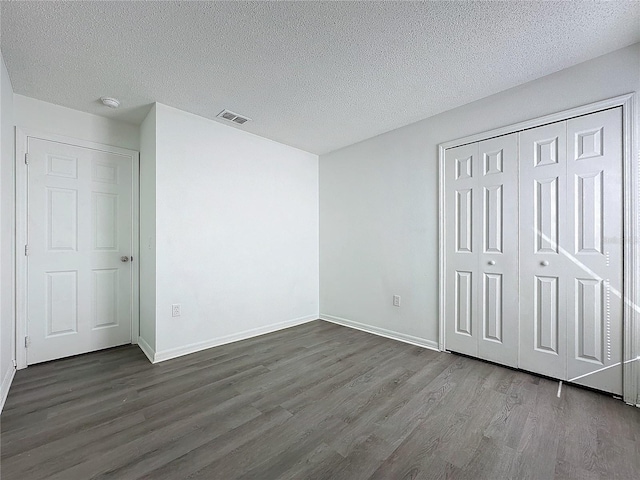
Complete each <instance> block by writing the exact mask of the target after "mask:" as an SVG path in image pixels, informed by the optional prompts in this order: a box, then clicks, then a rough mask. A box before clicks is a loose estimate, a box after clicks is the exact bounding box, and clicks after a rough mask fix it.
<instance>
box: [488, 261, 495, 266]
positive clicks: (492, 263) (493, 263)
mask: <svg viewBox="0 0 640 480" xmlns="http://www.w3.org/2000/svg"><path fill="white" fill-rule="evenodd" d="M487 263H488V264H489V265H495V264H496V261H495V260H489V261H488V262H487Z"/></svg>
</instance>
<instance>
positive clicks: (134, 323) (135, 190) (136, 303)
mask: <svg viewBox="0 0 640 480" xmlns="http://www.w3.org/2000/svg"><path fill="white" fill-rule="evenodd" d="M131 256H132V257H133V261H132V262H131V343H132V344H134V345H135V344H137V343H138V338H139V337H140V154H139V153H138V152H133V156H132V157H131Z"/></svg>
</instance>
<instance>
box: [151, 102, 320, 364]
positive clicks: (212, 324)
mask: <svg viewBox="0 0 640 480" xmlns="http://www.w3.org/2000/svg"><path fill="white" fill-rule="evenodd" d="M155 166H156V201H157V205H156V242H155V245H156V254H157V256H156V268H157V292H156V295H157V297H156V298H157V311H156V318H157V324H156V359H157V360H162V359H165V358H169V357H171V356H176V355H179V354H183V353H188V352H190V351H195V350H198V349H202V348H206V347H208V346H212V345H216V344H220V343H224V342H228V341H232V340H237V339H239V338H245V337H248V336H252V335H255V334H259V333H263V332H266V331H270V330H274V329H277V328H282V327H284V326H287V325H293V324H296V323H300V322H304V321H308V320H313V319H316V318H318V157H317V155H313V154H310V153H306V152H303V151H301V150H297V149H295V148H292V147H289V146H286V145H283V144H280V143H277V142H274V141H271V140H267V139H265V138H262V137H258V136H256V135H252V134H249V133H246V132H243V131H241V130H239V129H236V128H233V127H230V126H226V125H222V124H220V123H218V122H214V121H211V120H207V119H204V118H202V117H198V116H196V115H192V114H189V113H185V112H182V111H180V110H176V109H174V108H170V107H167V106H164V105H160V104H156V165H155ZM174 303H179V304H181V306H182V316H181V317H177V318H173V317H172V316H171V305H172V304H174Z"/></svg>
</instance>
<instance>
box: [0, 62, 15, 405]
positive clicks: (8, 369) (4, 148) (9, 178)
mask: <svg viewBox="0 0 640 480" xmlns="http://www.w3.org/2000/svg"><path fill="white" fill-rule="evenodd" d="M13 125H14V123H13V90H12V88H11V80H10V79H9V73H8V72H7V68H6V66H5V64H4V60H3V59H2V55H0V225H1V226H2V228H1V229H0V382H1V383H0V411H2V407H3V406H4V401H5V399H6V397H7V393H8V392H9V387H10V386H11V381H12V380H13V374H14V373H15V368H14V366H13V360H14V359H15V330H14V327H15V322H14V316H15V315H14V312H15V302H14V271H15V269H14V258H15V255H14V238H15V235H14V231H15V228H14V227H13V225H14V212H15V203H14V180H13V171H14V148H15V136H14V127H13Z"/></svg>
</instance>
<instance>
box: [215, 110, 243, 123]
mask: <svg viewBox="0 0 640 480" xmlns="http://www.w3.org/2000/svg"><path fill="white" fill-rule="evenodd" d="M217 116H218V117H219V118H224V119H225V120H229V121H230V122H233V123H237V124H238V125H242V124H244V123H247V122H248V121H250V120H251V119H250V118H247V117H243V116H242V115H238V114H237V113H233V112H231V111H229V110H227V109H224V110H223V111H221V112H220V113H219V114H218V115H217Z"/></svg>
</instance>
